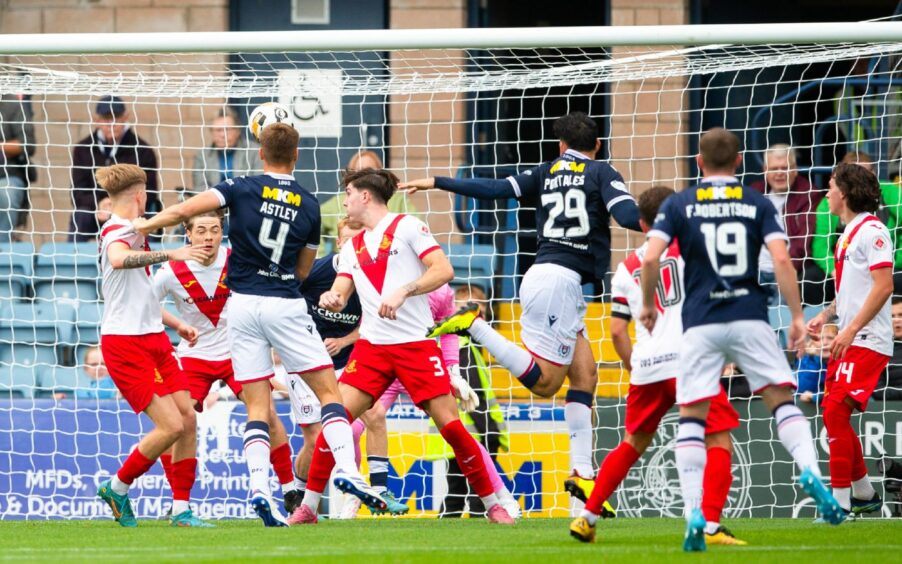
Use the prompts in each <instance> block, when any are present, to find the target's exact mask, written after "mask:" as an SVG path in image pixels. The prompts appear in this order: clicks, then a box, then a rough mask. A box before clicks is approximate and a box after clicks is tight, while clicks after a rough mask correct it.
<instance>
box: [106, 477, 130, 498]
mask: <svg viewBox="0 0 902 564" xmlns="http://www.w3.org/2000/svg"><path fill="white" fill-rule="evenodd" d="M110 487H111V488H113V491H114V492H116V493H117V494H119V495H125V494H127V493H128V488H129V485H128V484H126V483H125V482H123V481H122V480H120V479H119V476H117V475H115V474H113V478H112V479H111V480H110Z"/></svg>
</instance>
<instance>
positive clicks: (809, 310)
mask: <svg viewBox="0 0 902 564" xmlns="http://www.w3.org/2000/svg"><path fill="white" fill-rule="evenodd" d="M822 311H824V306H822V305H816V306H815V305H810V306H805V307H804V308H802V314H804V315H805V321H811V320H812V319H813V318H814V316H815V315H817V314H819V313H820V312H822Z"/></svg>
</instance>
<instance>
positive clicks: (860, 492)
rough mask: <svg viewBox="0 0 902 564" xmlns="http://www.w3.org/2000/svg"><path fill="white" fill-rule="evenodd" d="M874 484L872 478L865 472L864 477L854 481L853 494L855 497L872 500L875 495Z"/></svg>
mask: <svg viewBox="0 0 902 564" xmlns="http://www.w3.org/2000/svg"><path fill="white" fill-rule="evenodd" d="M875 493H877V492H875V491H874V486H872V485H871V479H870V478H868V475H867V474H865V475H864V476H863V477H862V478H860V479H858V480H855V481H853V482H852V495H853V496H854V497H855V499H866V500H870V499H871V498H873V497H874V494H875Z"/></svg>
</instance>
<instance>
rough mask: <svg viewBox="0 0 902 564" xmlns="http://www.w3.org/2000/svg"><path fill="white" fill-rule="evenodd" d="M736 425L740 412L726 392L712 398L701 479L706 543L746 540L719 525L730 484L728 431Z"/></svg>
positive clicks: (731, 464)
mask: <svg viewBox="0 0 902 564" xmlns="http://www.w3.org/2000/svg"><path fill="white" fill-rule="evenodd" d="M738 427H739V413H737V412H736V410H735V409H733V406H732V405H730V400H729V399H728V398H727V394H726V392H724V391H723V390H721V392H720V395H718V396H717V397H716V398H714V399H713V400H711V408H710V409H709V411H708V419H707V421H706V427H705V430H706V432H707V435H706V436H705V447H706V448H707V454H708V461H707V464H705V476H704V478H703V493H702V514H703V515H704V516H705V521H706V523H705V542H706V543H707V544H725V545H734V546H742V545H745V544H746V542H745V541H742V540H739V539H737V538H736V537H735V536H734V535H733V533H732V532H731V531H730V530H729V529H727V528H726V527H724V526H723V525H721V524H720V518H721V515H722V514H723V508H724V507H725V506H726V504H727V497H728V496H729V495H730V486H731V485H732V484H733V463H732V458H733V441H732V439H731V438H730V431H732V430H733V429H736V428H738Z"/></svg>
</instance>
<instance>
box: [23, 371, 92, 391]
mask: <svg viewBox="0 0 902 564" xmlns="http://www.w3.org/2000/svg"><path fill="white" fill-rule="evenodd" d="M37 376H38V380H37V381H38V389H37V393H36V395H38V396H39V397H41V396H43V397H46V396H52V395H53V394H55V393H59V392H63V393H67V394H74V393H75V390H77V389H79V388H86V387H88V384H89V382H88V378H87V377H86V376H85V374H84V372H83V371H82V369H81V367H80V366H78V367H75V366H42V367H39V368H38V370H37Z"/></svg>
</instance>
